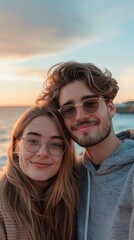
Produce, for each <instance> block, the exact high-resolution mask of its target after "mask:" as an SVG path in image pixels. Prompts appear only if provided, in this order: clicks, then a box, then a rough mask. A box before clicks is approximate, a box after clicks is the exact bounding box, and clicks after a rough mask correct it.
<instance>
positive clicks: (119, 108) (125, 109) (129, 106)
mask: <svg viewBox="0 0 134 240" xmlns="http://www.w3.org/2000/svg"><path fill="white" fill-rule="evenodd" d="M115 106H116V112H117V113H134V101H128V102H124V103H116V104H115Z"/></svg>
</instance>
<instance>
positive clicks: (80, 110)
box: [76, 105, 89, 120]
mask: <svg viewBox="0 0 134 240" xmlns="http://www.w3.org/2000/svg"><path fill="white" fill-rule="evenodd" d="M88 116H89V114H88V113H86V112H85V111H84V109H83V106H82V105H77V107H76V120H81V119H83V118H85V117H88Z"/></svg>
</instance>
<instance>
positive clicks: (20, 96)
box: [0, 0, 134, 105]
mask: <svg viewBox="0 0 134 240" xmlns="http://www.w3.org/2000/svg"><path fill="white" fill-rule="evenodd" d="M133 10H134V1H133V0H125V1H124V0H118V1H117V0H116V1H115V0H112V1H110V0H100V1H99V0H83V1H81V0H68V1H63V0H38V1H35V0H23V1H18V0H12V1H11V0H0V69H1V72H0V105H32V104H34V101H35V98H36V97H37V96H38V94H39V92H40V91H41V90H42V84H43V81H44V80H45V77H46V71H47V70H48V69H49V67H51V66H52V65H54V64H56V63H58V62H63V61H68V60H74V61H79V62H91V63H94V64H95V65H97V66H98V67H100V68H101V69H102V70H104V68H107V69H109V70H110V71H111V72H112V75H113V77H114V78H116V80H117V81H118V83H119V87H120V90H119V93H118V96H117V97H116V99H115V101H116V102H122V101H126V100H132V99H134V44H133V42H134V14H133Z"/></svg>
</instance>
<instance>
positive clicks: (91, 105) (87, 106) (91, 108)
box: [58, 97, 106, 119]
mask: <svg viewBox="0 0 134 240" xmlns="http://www.w3.org/2000/svg"><path fill="white" fill-rule="evenodd" d="M102 99H103V100H106V99H104V98H102V97H93V98H88V99H86V100H84V101H83V102H82V103H81V104H77V105H73V104H68V105H66V106H63V107H61V108H59V109H58V111H59V112H60V113H61V115H62V117H63V118H65V119H71V118H74V117H76V114H77V110H76V108H77V107H78V106H82V108H83V110H84V112H86V113H95V112H97V110H98V108H99V101H100V100H102Z"/></svg>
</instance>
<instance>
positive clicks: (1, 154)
mask: <svg viewBox="0 0 134 240" xmlns="http://www.w3.org/2000/svg"><path fill="white" fill-rule="evenodd" d="M27 108H28V107H0V167H1V166H4V165H5V163H6V160H7V154H6V152H7V148H8V144H9V139H10V135H11V130H12V127H13V124H14V123H15V121H16V120H17V119H18V117H19V116H20V115H21V114H22V113H23V112H24V111H25V110H26V109H27ZM113 125H114V129H115V132H116V133H118V132H120V131H122V130H127V129H134V114H119V113H116V115H115V116H114V118H113ZM76 150H77V152H81V151H82V148H81V147H79V146H78V145H76Z"/></svg>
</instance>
